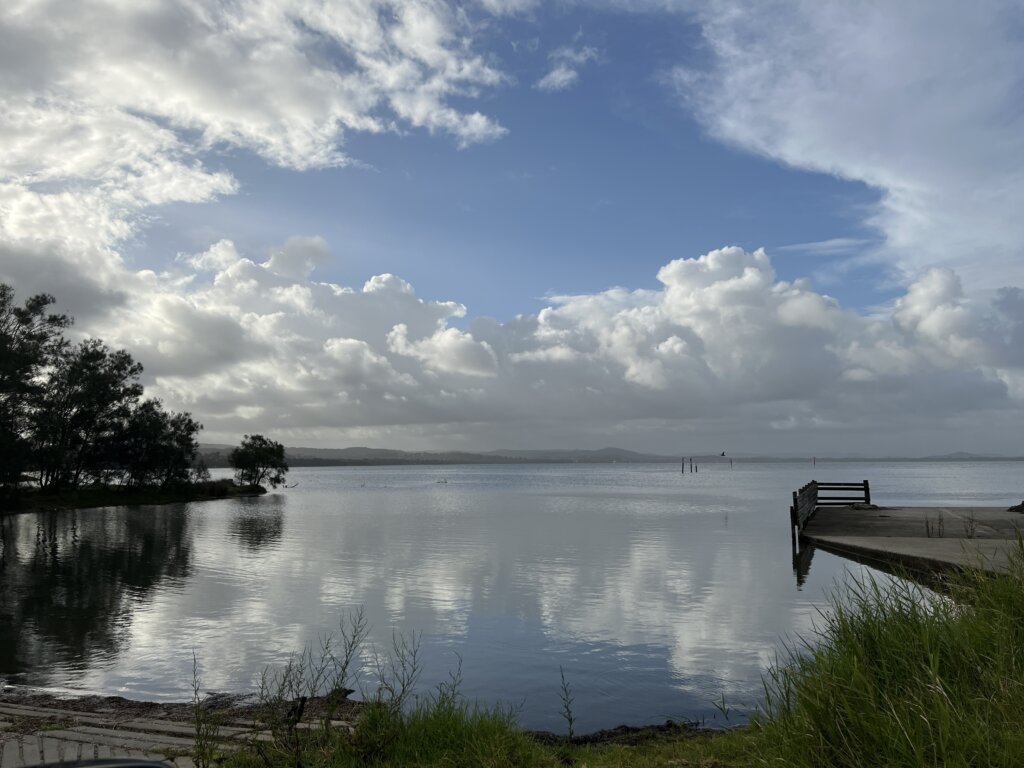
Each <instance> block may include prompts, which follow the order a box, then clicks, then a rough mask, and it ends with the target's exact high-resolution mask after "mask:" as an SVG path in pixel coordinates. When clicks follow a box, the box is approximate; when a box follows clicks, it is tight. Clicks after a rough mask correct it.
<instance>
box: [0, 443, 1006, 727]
mask: <svg viewBox="0 0 1024 768" xmlns="http://www.w3.org/2000/svg"><path fill="white" fill-rule="evenodd" d="M1021 469H1022V467H1021V464H1020V463H1016V462H974V463H951V462H949V463H947V462H934V463H926V462H919V463H918V462H915V463H881V462H878V463H876V462H857V463H819V464H818V466H817V467H816V468H812V467H811V466H810V464H809V463H808V464H795V463H778V464H773V463H743V462H737V463H736V464H735V467H734V468H732V469H730V468H729V466H728V463H716V464H711V465H703V466H701V467H700V471H699V472H698V473H693V474H690V473H688V474H685V475H683V474H680V472H679V467H678V465H665V464H647V465H626V464H612V465H582V464H580V465H529V466H523V465H496V466H494V465H492V466H443V467H398V468H396V467H379V468H362V467H360V468H315V469H312V468H299V469H295V470H293V471H292V472H291V474H290V476H289V482H297V483H298V486H297V487H295V488H290V489H287V490H282V491H278V492H275V493H272V494H270V495H268V496H265V497H261V498H255V499H231V500H224V501H213V502H202V503H195V504H177V505H168V506H162V507H115V508H106V509H97V510H78V511H66V512H54V513H41V514H34V515H19V516H14V517H10V518H7V519H4V520H2V521H0V534H2V537H0V677H3V678H4V679H6V680H7V681H8V682H11V683H17V684H25V685H36V686H43V687H47V688H54V689H61V690H67V689H72V690H78V691H88V692H96V693H105V694H119V695H122V696H126V697H129V698H138V699H156V700H184V699H187V698H188V697H189V696H190V694H191V691H190V686H191V680H192V653H193V650H194V651H195V653H196V655H197V657H198V659H199V666H200V669H201V675H202V680H203V687H204V688H205V689H208V690H218V691H247V690H252V688H253V686H254V683H255V681H256V680H257V679H258V677H259V674H260V672H261V670H263V669H264V668H265V667H266V666H267V665H273V664H279V663H281V662H282V661H284V660H286V659H287V658H288V656H289V654H291V653H292V652H294V651H296V650H300V649H301V648H302V647H303V646H304V645H305V644H306V643H309V642H311V641H315V640H316V638H317V637H318V636H319V635H321V634H323V633H327V632H331V631H332V630H336V629H337V626H338V620H339V617H340V616H341V615H342V614H344V612H345V611H347V610H349V609H352V608H354V607H358V606H362V607H363V608H364V610H365V613H366V616H367V618H368V620H369V622H370V624H371V626H372V631H371V640H372V641H373V642H374V643H376V644H377V645H378V646H380V647H384V646H386V645H388V644H389V643H390V641H391V637H392V632H393V631H396V630H397V631H400V632H406V633H409V632H413V631H415V632H422V651H423V660H424V672H423V677H422V680H421V684H420V691H428V690H429V689H430V688H431V687H432V686H433V685H435V684H436V683H437V682H439V681H441V680H444V679H447V676H448V673H449V671H450V670H452V669H454V668H455V667H456V666H457V664H458V659H459V657H461V660H462V661H461V664H462V675H463V687H462V690H463V692H464V693H465V694H466V695H467V696H468V697H470V698H475V699H478V700H480V701H481V702H483V703H494V702H496V701H501V702H503V703H505V704H510V705H514V706H517V707H519V708H520V722H521V723H522V724H523V725H524V726H525V727H528V728H543V729H549V730H556V731H562V730H564V723H563V721H562V720H561V718H560V717H559V708H560V706H561V702H560V700H559V695H558V692H559V669H560V667H561V668H562V669H564V670H565V674H566V677H567V679H568V681H569V683H570V685H571V686H572V689H573V694H574V696H575V711H576V717H577V723H576V730H577V732H585V731H589V730H594V729H597V728H603V727H609V726H614V725H617V724H620V723H623V722H626V723H630V724H645V723H655V722H660V721H664V720H665V719H666V718H673V719H684V718H686V719H697V720H704V721H705V722H706V723H708V724H716V723H723V722H724V718H723V715H722V714H721V713H720V712H719V709H718V708H717V707H716V702H717V703H718V704H719V705H721V703H722V701H723V697H724V702H725V705H726V706H727V707H728V708H729V709H730V710H731V711H730V722H736V721H738V720H742V719H743V718H744V717H746V715H747V714H748V713H749V712H750V711H751V710H752V709H753V707H755V706H756V705H757V704H758V703H759V701H760V696H761V675H762V673H763V671H764V669H765V668H766V666H767V665H769V664H770V663H771V662H772V660H773V659H774V658H775V654H776V652H777V651H778V650H779V648H780V647H781V645H782V643H783V642H784V641H785V639H786V638H787V637H788V638H792V637H794V636H796V635H799V634H800V633H806V632H807V631H808V629H809V628H810V626H811V623H812V621H813V620H814V618H815V616H816V612H817V611H818V610H819V609H820V608H821V607H822V606H824V605H825V604H826V602H827V595H828V593H829V592H830V591H831V590H832V589H833V588H834V586H835V584H836V583H837V581H838V580H841V579H842V578H844V573H845V572H846V571H850V572H851V573H853V574H859V575H862V574H864V573H865V572H866V571H868V570H869V569H867V568H865V567H863V566H859V565H856V564H852V563H849V562H846V561H843V560H841V559H839V558H837V557H834V556H831V555H829V554H827V553H824V552H821V551H818V552H817V553H816V554H815V556H814V559H813V562H812V565H811V570H810V573H809V575H808V577H807V579H806V582H805V583H804V584H803V586H802V587H798V585H797V580H796V578H795V577H794V574H793V569H792V563H791V557H790V538H789V531H788V520H789V513H788V505H789V503H790V493H791V492H792V491H793V490H794V489H796V488H797V487H799V486H801V485H803V484H804V483H806V482H807V481H809V480H810V479H812V478H817V479H820V480H834V481H851V480H861V479H864V478H867V479H869V480H870V481H871V487H872V496H873V500H874V501H875V502H876V503H879V504H882V505H885V504H893V505H895V504H949V505H961V504H985V505H1000V506H1007V505H1009V504H1010V503H1016V502H1019V501H1020V500H1021V498H1022V497H1024V488H1022V486H1024V483H1022V477H1021ZM881 578H886V577H885V576H881Z"/></svg>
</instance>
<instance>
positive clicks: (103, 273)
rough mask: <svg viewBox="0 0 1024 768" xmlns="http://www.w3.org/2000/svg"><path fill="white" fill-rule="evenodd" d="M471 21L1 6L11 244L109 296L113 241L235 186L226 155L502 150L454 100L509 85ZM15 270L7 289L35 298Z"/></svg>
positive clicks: (431, 4)
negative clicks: (354, 139) (431, 141)
mask: <svg viewBox="0 0 1024 768" xmlns="http://www.w3.org/2000/svg"><path fill="white" fill-rule="evenodd" d="M469 24H470V22H469V20H468V19H467V18H466V17H465V15H464V14H462V13H460V12H459V11H457V10H456V9H454V8H452V7H451V6H450V5H448V4H447V3H444V2H441V1H440V0H402V2H398V1H397V0H357V1H356V2H346V3H332V2H326V0H256V1H255V2H248V3H245V4H243V5H239V4H237V3H232V2H226V1H224V0H206V1H205V2H196V3H180V2H174V0H155V1H154V2H149V3H135V4H124V3H119V2H115V1H114V0H87V1H86V2H78V0H73V1H72V0H19V1H18V2H14V3H6V4H4V5H3V6H2V8H0V112H2V114H3V119H2V120H0V146H3V148H4V151H3V152H2V153H0V247H3V248H6V249H8V251H9V252H10V253H11V254H14V253H17V254H21V255H19V256H18V257H17V258H18V260H20V261H22V262H28V261H31V260H36V259H42V261H41V262H37V263H36V264H35V265H34V267H35V269H36V271H41V270H40V268H41V267H44V266H46V267H52V270H51V271H52V272H53V273H57V274H61V273H72V274H78V277H76V279H79V278H84V279H86V280H87V281H88V282H89V283H90V284H91V285H92V293H93V295H107V296H111V297H115V296H116V295H117V294H119V293H120V292H121V291H122V290H123V289H125V288H126V287H128V286H124V285H123V284H121V283H120V279H121V271H120V270H121V268H122V263H121V257H120V255H119V254H118V252H117V249H118V246H119V245H120V244H121V243H123V242H125V241H126V240H128V239H129V238H131V237H132V236H133V235H134V234H135V233H136V232H137V231H138V227H139V225H140V223H142V222H145V221H146V220H147V217H148V216H149V215H150V214H149V210H150V209H152V208H153V207H154V206H159V205H164V204H167V203H175V202H189V203H201V202H207V201H211V200H214V199H216V198H218V197H220V196H222V195H227V194H232V193H234V192H235V191H237V188H238V183H237V181H236V179H235V178H234V177H233V176H232V174H231V173H229V172H228V171H226V170H224V169H223V168H218V167H216V165H217V160H216V158H217V156H218V154H217V153H218V152H219V151H221V150H223V149H225V148H239V149H242V150H245V151H248V152H252V153H255V154H256V155H258V156H259V157H261V158H262V159H263V160H265V161H267V162H269V163H272V164H275V165H279V166H283V167H286V168H292V169H296V170H305V169H310V168H324V167H330V166H339V165H345V164H347V163H349V162H350V158H349V157H348V156H347V155H346V154H345V151H344V143H345V140H346V137H347V136H348V135H349V134H351V133H354V132H369V133H376V132H384V131H397V130H405V129H408V128H419V129H424V130H426V131H429V132H431V133H439V134H445V135H448V136H450V137H452V138H453V139H454V141H455V142H456V143H457V144H458V145H459V146H467V145H470V144H474V143H478V142H486V141H491V140H494V139H497V138H499V137H500V136H502V135H503V134H504V133H505V129H504V128H503V127H502V126H501V125H500V124H499V123H498V122H496V121H495V120H494V119H493V118H491V117H488V116H486V115H484V114H482V113H480V112H477V111H466V110H463V109H461V108H456V107H455V106H453V105H452V103H451V102H452V101H453V100H455V99H458V100H459V102H460V103H464V102H465V100H466V99H467V98H473V97H475V96H477V95H479V94H480V92H481V89H484V88H493V87H496V86H499V85H501V84H502V83H503V82H504V81H505V76H504V75H503V74H502V73H501V72H500V71H499V70H498V69H496V68H495V67H494V66H493V65H492V64H491V62H490V61H489V60H488V59H487V58H486V57H484V56H482V55H480V54H478V53H476V52H474V51H473V50H472V46H471V45H470V36H469V35H468V33H467V30H468V29H469ZM302 247H303V246H301V244H299V243H292V244H290V245H289V246H286V247H285V249H284V250H282V252H281V253H277V254H271V256H270V263H271V267H272V268H273V269H291V270H298V272H299V273H301V272H302V271H305V272H306V273H307V274H308V271H309V270H310V269H311V268H312V265H313V263H314V262H315V260H316V256H315V254H314V253H313V251H314V250H315V249H316V245H315V244H312V243H308V244H306V246H305V251H304V254H298V250H300V249H302ZM311 249H312V250H311ZM205 258H207V259H208V260H213V261H209V264H208V266H215V263H214V262H215V261H216V259H217V258H218V256H217V254H208V255H207V256H206V257H205ZM13 259H14V257H13V256H12V257H8V258H5V259H4V260H3V262H2V263H0V279H6V280H10V281H15V282H17V283H18V284H19V285H26V284H28V285H32V286H33V287H34V282H33V281H31V280H29V281H27V283H26V281H25V280H24V279H23V278H24V277H25V276H24V275H23V274H22V272H24V271H25V269H24V264H22V265H18V264H12V263H11V262H12V261H13ZM311 259H312V261H311ZM86 262H88V263H89V264H91V265H92V268H91V269H83V268H82V267H83V265H84V264H85V263H86ZM57 282H58V283H59V282H60V281H59V278H58V280H57ZM59 288H60V285H59V284H58V285H56V286H55V287H54V288H53V290H58V289H59Z"/></svg>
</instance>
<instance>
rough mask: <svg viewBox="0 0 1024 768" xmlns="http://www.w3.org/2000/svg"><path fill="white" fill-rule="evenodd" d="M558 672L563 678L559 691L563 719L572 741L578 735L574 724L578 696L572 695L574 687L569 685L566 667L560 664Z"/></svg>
mask: <svg viewBox="0 0 1024 768" xmlns="http://www.w3.org/2000/svg"><path fill="white" fill-rule="evenodd" d="M558 674H559V675H560V676H561V678H562V685H561V687H560V689H559V692H558V697H559V698H560V699H561V700H562V712H561V714H562V719H564V720H565V724H566V726H567V729H568V736H569V741H572V739H573V737H574V736H575V735H576V733H575V729H574V726H575V725H576V716H575V714H574V713H573V710H572V705H573V703H574V702H575V701H576V698H575V697H574V696H573V695H572V687H571V686H570V685H569V681H568V680H567V679H566V677H565V669H563V668H562V666H561V665H559V666H558Z"/></svg>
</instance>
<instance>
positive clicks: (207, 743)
mask: <svg viewBox="0 0 1024 768" xmlns="http://www.w3.org/2000/svg"><path fill="white" fill-rule="evenodd" d="M192 726H193V732H194V736H195V756H194V759H195V761H196V765H197V766H199V768H210V765H211V764H212V763H213V759H214V756H215V755H216V753H217V745H218V744H219V742H220V718H219V717H218V715H217V713H215V712H214V711H213V710H212V708H211V707H210V706H208V704H207V702H204V701H203V697H202V679H201V678H200V677H199V659H198V658H197V657H196V652H195V651H194V650H193V651H192Z"/></svg>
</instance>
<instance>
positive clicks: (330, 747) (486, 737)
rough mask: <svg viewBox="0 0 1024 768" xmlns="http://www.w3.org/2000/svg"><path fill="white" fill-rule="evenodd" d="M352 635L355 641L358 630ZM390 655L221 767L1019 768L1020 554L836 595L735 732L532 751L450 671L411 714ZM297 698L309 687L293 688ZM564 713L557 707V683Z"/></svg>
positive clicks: (1023, 593)
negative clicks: (342, 700) (337, 712)
mask: <svg viewBox="0 0 1024 768" xmlns="http://www.w3.org/2000/svg"><path fill="white" fill-rule="evenodd" d="M353 626H356V625H353ZM358 627H359V633H358V634H360V638H361V637H364V636H365V627H364V626H363V625H358ZM403 643H404V644H403ZM403 643H396V646H395V649H396V651H397V652H398V659H399V661H398V663H397V664H396V663H395V662H394V661H393V660H392V662H390V667H389V666H388V665H387V664H383V665H380V664H379V665H378V671H379V672H381V674H382V675H383V677H380V678H379V679H381V680H383V683H382V684H381V686H380V688H379V689H378V691H377V693H376V694H374V695H370V696H369V697H368V699H369V703H367V704H365V705H363V706H361V707H360V708H358V709H356V710H354V711H353V713H352V715H351V717H350V719H349V721H348V725H347V726H345V727H315V726H313V727H309V728H307V729H305V730H301V731H300V730H299V729H297V728H295V727H294V723H292V725H291V727H290V728H289V727H284V728H283V729H282V728H281V727H278V728H276V729H275V730H274V731H273V738H272V739H271V740H270V741H265V742H264V743H263V744H262V745H258V744H257V745H254V746H253V747H252V748H250V749H247V750H243V751H241V752H237V753H233V754H230V755H226V756H223V758H222V759H223V761H224V763H225V765H227V766H231V767H232V768H235V767H238V768H256V766H262V768H278V766H280V768H298V766H307V767H309V768H313V766H338V767H339V768H343V767H346V766H363V765H376V766H395V767H396V768H397V766H438V767H440V766H467V768H468V766H492V767H494V768H502V767H503V766H509V767H511V766H526V767H527V768H530V767H532V766H537V767H541V766H543V767H544V768H548V767H550V768H555V767H556V766H564V765H576V766H588V767H589V768H603V767H606V766H608V767H610V766H637V768H662V767H664V768H668V766H704V767H705V768H711V767H713V766H720V767H722V768H728V767H730V766H735V767H737V768H738V767H740V766H753V765H773V766H977V765H986V766H1017V765H1024V729H1022V728H1021V727H1020V721H1021V716H1022V715H1021V713H1022V712H1024V556H1022V555H1021V552H1020V551H1018V553H1017V555H1016V556H1015V557H1014V558H1013V561H1012V564H1011V568H1010V571H1009V573H1007V574H1005V575H1000V576H996V577H989V576H985V575H982V574H981V573H966V574H959V575H957V576H953V577H951V579H950V581H949V582H948V584H947V592H946V594H945V595H944V596H942V597H936V596H935V595H934V594H932V593H929V592H926V591H925V590H923V589H921V588H919V587H916V586H915V585H914V584H913V583H911V582H908V581H903V582H892V583H889V582H876V581H871V580H867V581H863V582H859V583H858V582H855V583H851V584H849V585H846V586H844V587H843V589H842V590H841V591H840V592H839V593H838V594H837V595H836V597H835V599H834V600H833V603H832V606H831V609H830V610H829V611H827V612H825V613H823V614H822V616H821V619H820V620H819V622H818V626H817V628H816V630H815V631H814V633H813V634H812V635H811V636H810V637H807V638H805V640H804V641H803V642H802V643H801V644H800V645H798V646H797V647H795V648H792V649H791V650H790V652H788V654H787V655H786V656H785V657H783V658H782V659H781V660H780V662H779V663H777V664H776V665H775V666H774V667H773V668H772V669H771V670H769V671H768V672H767V674H766V677H765V702H764V705H763V711H762V712H761V714H760V715H758V716H757V717H756V718H755V719H754V721H753V722H752V723H751V724H750V725H748V726H746V727H743V728H739V729H736V730H732V731H726V732H720V733H707V732H700V731H696V730H693V729H690V728H687V727H685V726H680V727H677V728H667V729H661V730H659V731H650V732H644V733H640V734H636V733H633V734H629V735H626V736H624V737H623V738H611V739H609V740H607V741H602V742H599V743H586V742H587V739H586V738H585V737H584V738H576V739H573V740H570V739H568V738H565V739H561V740H559V739H557V738H548V739H538V738H536V737H535V736H531V735H530V734H527V733H524V732H523V731H521V730H520V729H519V728H518V727H517V725H516V720H515V713H513V712H510V711H507V710H504V709H501V708H490V709H488V708H480V707H477V706H474V705H470V704H469V703H467V702H465V701H464V700H462V698H461V697H460V696H459V694H458V679H459V678H458V675H457V674H456V675H454V676H453V678H452V683H451V684H450V685H445V686H441V687H439V689H438V690H437V691H436V692H434V693H433V694H431V695H428V696H426V697H423V698H421V699H419V700H417V701H416V703H415V704H409V702H410V699H409V696H410V691H411V687H412V686H413V685H414V684H415V679H416V677H417V675H416V674H415V673H413V674H409V667H408V666H407V663H408V662H409V661H410V653H411V662H412V668H413V670H414V668H415V656H416V654H415V649H416V644H415V643H413V644H412V645H409V644H408V643H405V642H404V641H403ZM345 647H346V648H348V649H349V651H348V653H347V654H346V655H345V658H346V659H347V660H348V661H346V662H345V664H346V667H345V670H344V671H343V672H342V673H341V674H340V675H337V674H335V675H334V676H333V677H331V675H327V674H324V673H323V672H320V673H317V675H314V677H318V678H319V679H320V680H321V681H323V680H327V679H328V678H330V679H331V680H332V682H331V683H330V684H329V685H328V686H327V688H328V689H330V688H332V687H333V688H334V689H335V690H338V686H341V685H342V684H343V683H344V681H345V679H347V664H348V662H350V661H352V660H353V659H355V658H356V654H355V652H354V651H353V650H352V649H353V648H354V647H355V644H353V643H348V644H346V646H345ZM303 658H310V659H311V658H312V656H308V657H303ZM300 666H304V668H305V669H306V672H303V673H302V674H299V675H296V674H294V669H293V673H292V675H291V679H292V681H293V682H292V683H291V684H289V685H290V687H289V688H288V690H287V691H285V689H283V688H281V687H280V686H278V687H277V688H274V687H273V686H271V688H270V689H269V690H271V691H277V693H276V694H275V695H274V696H270V697H269V698H268V700H270V701H272V702H276V706H279V707H280V706H282V705H283V704H285V703H286V702H287V701H288V700H289V696H290V695H291V694H290V693H288V692H289V691H290V692H292V693H294V692H295V691H298V690H299V689H300V688H301V686H295V685H294V681H295V680H299V679H302V678H305V677H309V674H308V671H309V670H312V669H317V666H316V665H315V664H314V665H309V664H307V663H305V662H303V664H302V665H300ZM389 670H390V675H391V677H390V678H389V677H388V674H389ZM403 670H404V671H403ZM388 680H390V682H388ZM556 686H557V681H555V683H553V686H552V688H553V694H554V693H555V689H556ZM266 690H268V689H266V687H265V691H266ZM307 692H308V693H310V694H313V693H317V690H315V687H308V686H307ZM320 693H323V692H322V691H320ZM285 694H288V695H285ZM364 695H365V694H364ZM275 696H276V698H275ZM292 700H293V701H294V699H292ZM566 701H568V702H569V705H570V706H571V703H572V699H571V692H569V690H568V687H567V686H566V685H565V684H564V682H563V702H566ZM278 722H279V723H280V722H281V720H280V719H279V720H278ZM328 722H329V720H328V719H327V718H325V719H324V721H323V723H322V726H327V725H328ZM567 722H570V723H571V713H570V715H569V718H567Z"/></svg>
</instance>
